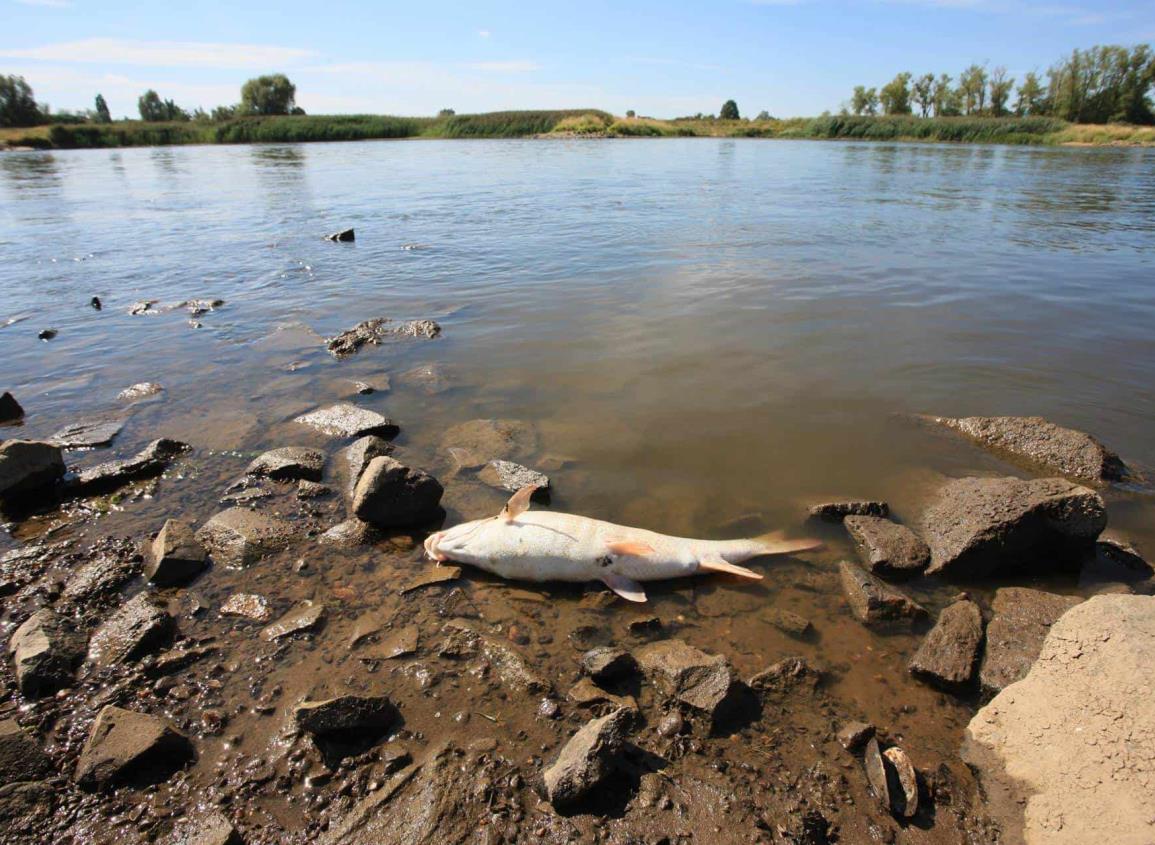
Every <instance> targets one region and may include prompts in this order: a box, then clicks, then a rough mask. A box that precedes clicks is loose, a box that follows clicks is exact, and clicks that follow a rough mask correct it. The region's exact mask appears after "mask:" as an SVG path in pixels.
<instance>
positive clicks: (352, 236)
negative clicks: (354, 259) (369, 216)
mask: <svg viewBox="0 0 1155 845" xmlns="http://www.w3.org/2000/svg"><path fill="white" fill-rule="evenodd" d="M325 240H327V241H342V242H344V243H352V242H353V241H355V240H357V234H356V233H355V232H354V231H353V230H352V229H342V230H341V231H340V232H334V233H333V234H331V235H325Z"/></svg>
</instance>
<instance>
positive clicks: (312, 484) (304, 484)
mask: <svg viewBox="0 0 1155 845" xmlns="http://www.w3.org/2000/svg"><path fill="white" fill-rule="evenodd" d="M332 494H333V488H332V487H330V486H329V485H327V484H318V483H317V482H316V481H304V480H302V481H298V482H297V498H298V499H323V498H325V497H326V496H331V495H332Z"/></svg>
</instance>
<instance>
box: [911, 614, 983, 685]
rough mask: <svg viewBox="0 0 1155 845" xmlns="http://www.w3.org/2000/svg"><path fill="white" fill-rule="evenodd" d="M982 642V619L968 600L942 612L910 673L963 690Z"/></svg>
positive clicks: (971, 674)
mask: <svg viewBox="0 0 1155 845" xmlns="http://www.w3.org/2000/svg"><path fill="white" fill-rule="evenodd" d="M982 641H983V616H982V613H981V612H980V611H979V606H978V605H977V604H975V603H974V602H973V601H970V600H969V599H963V600H962V601H956V602H955V603H954V604H952V605H950V606H949V607H946V608H944V609H943V611H942V613H940V614H939V616H938V621H937V622H935V625H934V627H933V628H931V629H930V633H928V634H927V635H926V639H924V640H923V641H922V645H920V646H919V648H918V651H917V652H915V655H914V657H913V658H911V661H910V666H909V668H910V673H911V674H912V675H914V676H915V677H916V678H918V679H919V680H922V681H926V682H927V683H929V684H932V685H934V686H937V687H940V688H942V689H945V690H949V691H958V690H961V689H964V688H965V687H967V686H968V685H969V684H970V682H971V679H972V678H973V677H974V673H975V663H976V661H977V660H978V656H979V647H980V646H981V645H982Z"/></svg>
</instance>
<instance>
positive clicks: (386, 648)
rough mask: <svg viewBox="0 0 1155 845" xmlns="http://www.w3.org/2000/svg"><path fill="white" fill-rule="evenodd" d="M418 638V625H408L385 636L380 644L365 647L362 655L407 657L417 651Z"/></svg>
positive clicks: (370, 657) (373, 657)
mask: <svg viewBox="0 0 1155 845" xmlns="http://www.w3.org/2000/svg"><path fill="white" fill-rule="evenodd" d="M417 639H418V631H417V626H416V625H406V626H405V627H403V628H400V629H398V630H397V631H394V632H393V633H392V634H390V635H389V636H387V637H385V638H384V639H383V640H381V642H380V644H378V645H371V646H368V647H367V648H365V649H364V650H363V651H362V653H361V655H360V656H361V657H365V658H369V659H373V660H394V659H396V658H398V657H405V656H406V655H409V654H413V653H414V652H415V651H417Z"/></svg>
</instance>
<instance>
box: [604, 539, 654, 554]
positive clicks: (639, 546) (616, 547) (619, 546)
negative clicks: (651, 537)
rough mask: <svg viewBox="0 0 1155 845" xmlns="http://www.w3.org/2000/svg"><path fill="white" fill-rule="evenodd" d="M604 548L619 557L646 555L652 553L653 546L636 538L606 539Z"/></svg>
mask: <svg viewBox="0 0 1155 845" xmlns="http://www.w3.org/2000/svg"><path fill="white" fill-rule="evenodd" d="M606 549H608V550H609V553H610V554H612V555H618V556H619V557H646V556H647V555H652V554H653V553H654V547H653V546H651V545H650V544H649V543H642V542H639V541H637V540H608V541H606Z"/></svg>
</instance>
